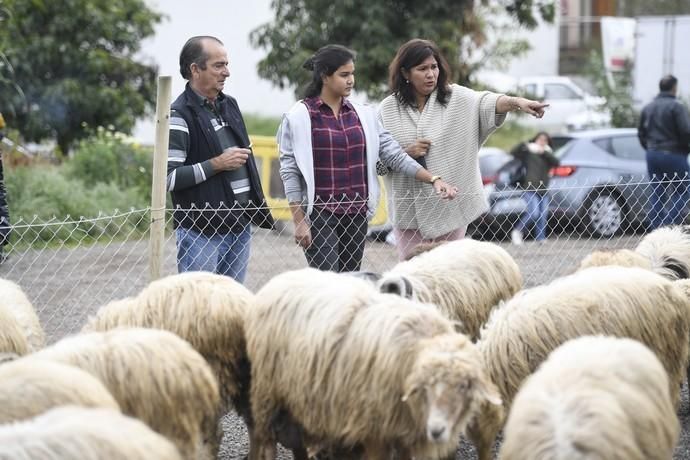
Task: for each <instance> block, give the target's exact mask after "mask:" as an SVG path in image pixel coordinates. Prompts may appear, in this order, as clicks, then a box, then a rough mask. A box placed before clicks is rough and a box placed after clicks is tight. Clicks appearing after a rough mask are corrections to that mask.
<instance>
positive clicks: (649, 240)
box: [635, 225, 690, 280]
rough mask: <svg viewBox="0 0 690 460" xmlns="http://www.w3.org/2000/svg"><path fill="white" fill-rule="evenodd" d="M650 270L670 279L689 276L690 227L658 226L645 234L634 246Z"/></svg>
mask: <svg viewBox="0 0 690 460" xmlns="http://www.w3.org/2000/svg"><path fill="white" fill-rule="evenodd" d="M635 252H637V253H638V254H641V255H643V256H645V257H646V258H647V259H649V260H650V262H651V264H652V270H653V271H654V272H656V273H658V274H660V275H661V276H664V277H666V278H668V279H670V280H677V279H684V278H689V277H690V227H689V226H687V225H686V226H680V225H677V226H670V227H660V228H657V229H656V230H654V231H652V232H651V233H649V234H647V235H645V237H644V238H642V241H640V243H639V244H638V245H637V247H636V248H635Z"/></svg>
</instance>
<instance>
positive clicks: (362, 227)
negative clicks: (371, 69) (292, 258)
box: [277, 45, 457, 272]
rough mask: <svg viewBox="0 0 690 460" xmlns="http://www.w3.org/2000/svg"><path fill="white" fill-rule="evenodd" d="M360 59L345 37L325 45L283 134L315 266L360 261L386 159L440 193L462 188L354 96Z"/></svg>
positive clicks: (343, 268)
mask: <svg viewBox="0 0 690 460" xmlns="http://www.w3.org/2000/svg"><path fill="white" fill-rule="evenodd" d="M354 60H355V54H354V52H353V51H351V50H349V49H347V48H345V47H343V46H339V45H327V46H324V47H322V48H320V49H319V50H318V51H317V52H316V53H315V54H314V56H313V57H311V58H310V59H309V60H307V62H306V63H305V65H304V67H305V68H307V69H308V70H310V71H311V72H312V81H311V83H310V85H309V87H308V88H307V90H306V94H305V98H304V99H303V100H301V101H299V102H297V103H296V104H295V105H294V106H293V107H292V108H291V109H290V111H289V112H288V113H287V114H286V115H285V116H284V117H283V120H282V123H281V126H280V128H279V131H278V134H277V141H278V149H279V151H280V177H281V178H282V180H283V183H284V186H285V194H286V196H287V199H288V202H289V203H290V210H291V211H292V216H293V222H294V225H295V242H296V243H297V244H298V245H300V246H301V247H302V249H303V250H304V253H305V256H306V259H307V262H308V264H309V266H310V267H314V268H318V269H320V270H331V271H335V272H349V271H358V270H359V269H360V266H361V263H362V257H363V254H364V242H365V240H366V233H367V222H368V220H369V219H370V218H371V217H373V215H374V214H375V212H376V206H377V204H378V200H379V186H378V176H377V173H376V165H377V162H378V161H379V160H380V161H381V162H382V163H383V164H384V165H386V166H388V167H390V168H392V169H393V170H394V171H398V172H399V173H400V174H401V175H403V176H405V177H409V178H410V180H412V181H417V182H418V183H419V184H420V187H422V188H424V189H428V191H429V193H430V194H434V195H435V197H436V199H438V197H441V198H443V199H452V198H454V197H455V194H456V193H457V188H456V187H454V186H452V185H450V184H448V183H446V182H445V181H444V180H443V179H441V177H440V176H435V175H433V174H432V173H430V172H429V171H427V170H426V169H425V168H423V167H422V166H421V165H420V164H419V163H417V162H416V161H414V160H413V159H412V158H411V157H409V156H408V155H407V154H406V153H405V152H404V151H403V150H402V149H401V148H400V145H398V143H397V142H395V141H394V140H393V138H392V137H391V135H390V134H389V133H388V132H387V131H385V130H384V129H383V127H382V126H381V124H380V123H379V121H378V119H377V116H376V110H375V109H374V108H372V107H370V106H367V105H362V104H358V103H356V102H354V101H351V100H349V99H348V97H349V96H350V93H351V91H352V88H353V87H354V84H355V76H354V75H355V64H354Z"/></svg>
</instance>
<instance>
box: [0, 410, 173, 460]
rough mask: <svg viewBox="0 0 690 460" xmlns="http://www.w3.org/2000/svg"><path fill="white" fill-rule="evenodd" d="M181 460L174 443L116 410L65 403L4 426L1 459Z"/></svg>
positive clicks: (0, 427)
mask: <svg viewBox="0 0 690 460" xmlns="http://www.w3.org/2000/svg"><path fill="white" fill-rule="evenodd" d="M39 458H40V459H41V460H65V459H77V458H78V459H80V460H103V459H108V460H182V458H183V457H181V456H180V454H179V452H178V451H177V449H176V448H175V446H174V445H173V444H172V443H171V442H170V441H168V440H167V439H165V438H164V437H163V436H161V435H160V434H158V433H156V432H154V431H152V430H151V429H150V428H149V427H147V426H146V425H145V424H143V423H142V422H140V421H139V420H136V419H134V418H131V417H126V416H124V415H122V414H120V413H119V412H117V411H114V410H108V409H87V408H83V407H75V406H65V407H60V408H57V409H53V410H50V411H48V412H46V413H44V414H42V415H39V416H38V417H36V418H33V419H29V420H26V421H23V422H20V423H15V424H10V425H0V460H33V459H39Z"/></svg>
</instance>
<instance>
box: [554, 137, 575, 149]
mask: <svg viewBox="0 0 690 460" xmlns="http://www.w3.org/2000/svg"><path fill="white" fill-rule="evenodd" d="M572 139H573V138H572V137H570V136H559V135H556V136H551V146H552V147H553V151H554V152H555V151H556V150H558V149H560V148H561V147H563V146H564V145H565V144H567V143H568V142H570V141H571V140H572Z"/></svg>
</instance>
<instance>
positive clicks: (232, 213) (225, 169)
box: [167, 36, 273, 282]
mask: <svg viewBox="0 0 690 460" xmlns="http://www.w3.org/2000/svg"><path fill="white" fill-rule="evenodd" d="M180 73H181V74H182V77H183V78H184V79H186V80H188V83H187V85H186V87H185V90H184V92H183V93H182V94H181V95H180V96H179V97H178V98H177V99H176V100H175V102H173V104H172V108H171V113H170V148H169V152H168V180H167V188H168V190H169V191H170V192H171V196H172V201H173V205H174V206H175V211H174V213H173V220H174V223H175V228H176V234H177V267H178V271H180V272H185V271H195V270H203V271H211V272H215V273H220V274H223V275H228V276H230V277H232V278H234V279H236V280H237V281H239V282H243V281H244V278H245V275H246V271H247V264H248V262H249V247H250V239H251V225H252V224H253V225H257V226H259V227H263V228H271V227H272V226H273V219H272V217H271V214H270V212H269V210H268V208H267V206H266V201H265V198H264V194H263V191H262V189H261V182H260V180H259V173H258V171H257V168H256V164H255V162H254V157H253V155H252V150H251V143H250V141H249V136H248V135H247V130H246V128H245V125H244V120H243V119H242V114H241V113H240V109H239V107H238V105H237V102H236V101H235V99H234V98H232V97H230V96H228V95H226V94H223V92H222V91H223V86H224V84H225V80H226V79H227V78H228V77H229V76H230V72H229V70H228V55H227V52H226V50H225V47H224V46H223V43H222V42H221V41H220V40H218V39H217V38H215V37H209V36H200V37H192V38H190V39H189V40H188V41H187V43H185V45H184V47H183V48H182V51H181V53H180Z"/></svg>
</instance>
